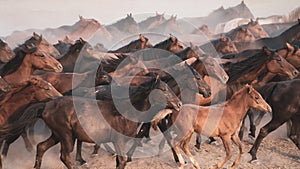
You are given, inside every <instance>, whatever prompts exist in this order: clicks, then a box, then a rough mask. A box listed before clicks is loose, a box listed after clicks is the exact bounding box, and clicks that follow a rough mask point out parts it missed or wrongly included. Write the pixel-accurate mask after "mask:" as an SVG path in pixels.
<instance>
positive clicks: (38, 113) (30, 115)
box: [0, 102, 46, 141]
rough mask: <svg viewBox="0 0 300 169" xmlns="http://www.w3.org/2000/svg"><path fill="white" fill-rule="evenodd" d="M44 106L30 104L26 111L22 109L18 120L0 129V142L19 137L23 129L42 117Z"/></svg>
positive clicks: (40, 103)
mask: <svg viewBox="0 0 300 169" xmlns="http://www.w3.org/2000/svg"><path fill="white" fill-rule="evenodd" d="M45 106H46V103H45V102H38V103H33V104H30V105H29V106H28V107H27V108H26V109H24V112H23V114H22V115H21V116H20V118H19V119H18V120H16V121H14V122H12V123H8V124H6V125H4V126H3V127H1V129H0V140H1V141H2V140H5V139H7V138H10V137H12V136H16V135H21V133H22V132H23V131H24V128H26V127H27V126H28V125H30V124H32V123H33V122H36V120H37V119H38V118H41V117H42V112H43V110H44V109H45Z"/></svg>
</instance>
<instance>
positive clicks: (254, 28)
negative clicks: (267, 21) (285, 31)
mask: <svg viewBox="0 0 300 169" xmlns="http://www.w3.org/2000/svg"><path fill="white" fill-rule="evenodd" d="M242 26H243V27H246V28H247V29H248V30H249V31H250V32H251V33H252V34H253V36H254V37H255V39H260V38H268V37H269V35H268V33H267V32H266V31H265V30H264V28H263V27H262V26H261V25H260V24H259V23H258V19H256V20H255V21H253V20H252V19H250V22H249V23H248V24H246V25H242Z"/></svg>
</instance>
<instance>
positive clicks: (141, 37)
mask: <svg viewBox="0 0 300 169" xmlns="http://www.w3.org/2000/svg"><path fill="white" fill-rule="evenodd" d="M139 37H140V40H141V41H142V42H146V41H147V40H146V38H145V37H144V36H143V35H142V34H140V35H139Z"/></svg>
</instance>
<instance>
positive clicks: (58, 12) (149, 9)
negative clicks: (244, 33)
mask: <svg viewBox="0 0 300 169" xmlns="http://www.w3.org/2000/svg"><path fill="white" fill-rule="evenodd" d="M240 2H241V0H127V1H126V0H0V36H6V35H8V34H10V33H11V32H12V31H14V30H24V29H28V28H46V27H51V28H55V27H58V26H61V25H72V24H73V23H75V22H76V21H78V15H82V16H84V17H86V18H95V19H97V20H98V21H99V22H100V23H101V24H109V23H112V22H115V21H116V20H118V19H119V18H122V17H124V16H125V15H126V14H127V13H129V12H132V13H133V15H136V14H143V13H155V11H158V12H159V13H162V12H165V13H166V14H169V15H172V14H177V15H178V17H195V16H206V15H207V14H209V13H210V12H211V11H213V10H214V9H217V8H219V7H220V6H224V7H225V8H228V7H231V6H235V5H237V4H239V3H240ZM245 3H246V5H247V6H248V7H249V8H250V10H251V11H252V13H253V14H254V16H255V17H258V16H270V15H274V14H280V15H282V14H286V13H288V12H289V11H291V10H292V9H294V8H296V7H299V6H300V0H245Z"/></svg>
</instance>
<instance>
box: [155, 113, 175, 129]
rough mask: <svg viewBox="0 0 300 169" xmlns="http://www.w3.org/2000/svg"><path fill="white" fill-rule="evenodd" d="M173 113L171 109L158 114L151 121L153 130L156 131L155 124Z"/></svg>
mask: <svg viewBox="0 0 300 169" xmlns="http://www.w3.org/2000/svg"><path fill="white" fill-rule="evenodd" d="M171 113H173V111H172V110H171V109H164V110H161V111H160V112H158V113H157V114H156V115H155V116H154V118H153V120H152V121H151V123H152V127H153V129H154V130H157V123H158V122H159V121H161V120H162V119H164V118H165V117H166V116H167V115H168V114H171Z"/></svg>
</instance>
